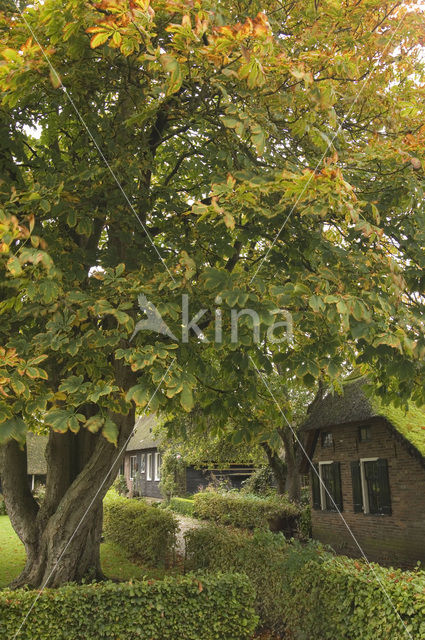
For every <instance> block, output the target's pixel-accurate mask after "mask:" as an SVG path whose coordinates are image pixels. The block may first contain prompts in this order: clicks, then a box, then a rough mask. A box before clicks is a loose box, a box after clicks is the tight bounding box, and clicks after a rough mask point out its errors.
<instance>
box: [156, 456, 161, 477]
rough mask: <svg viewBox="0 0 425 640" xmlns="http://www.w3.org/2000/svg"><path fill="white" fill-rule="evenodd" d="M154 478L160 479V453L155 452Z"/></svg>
mask: <svg viewBox="0 0 425 640" xmlns="http://www.w3.org/2000/svg"><path fill="white" fill-rule="evenodd" d="M155 480H156V481H158V480H161V454H160V453H155Z"/></svg>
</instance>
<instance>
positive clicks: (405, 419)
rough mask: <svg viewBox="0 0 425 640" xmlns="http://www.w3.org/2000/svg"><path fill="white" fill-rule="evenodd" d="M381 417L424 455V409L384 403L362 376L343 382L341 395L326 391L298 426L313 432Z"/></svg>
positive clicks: (423, 456) (424, 456)
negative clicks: (402, 407)
mask: <svg viewBox="0 0 425 640" xmlns="http://www.w3.org/2000/svg"><path fill="white" fill-rule="evenodd" d="M373 418H383V419H384V420H385V421H386V422H387V424H388V425H389V426H390V427H392V429H393V430H394V431H395V432H396V433H397V434H398V435H399V436H400V437H401V438H402V439H403V440H405V441H406V442H407V443H408V444H409V445H411V446H412V447H413V448H414V449H415V450H416V452H417V453H418V454H419V455H420V456H421V457H422V458H425V410H424V409H419V408H417V407H416V406H414V405H411V406H409V410H408V411H404V410H403V409H400V408H398V407H395V406H394V405H392V404H389V405H385V404H384V403H383V402H382V400H381V399H380V398H378V397H377V396H376V395H374V393H373V387H372V385H371V384H370V383H369V382H368V380H367V379H366V378H365V377H361V378H357V379H356V380H354V381H352V382H351V381H347V383H346V384H345V385H344V392H343V394H342V395H337V394H335V395H332V394H330V393H328V395H327V396H325V398H324V399H323V400H322V401H321V402H317V403H316V405H315V406H314V407H313V409H312V411H311V413H310V414H309V416H308V418H307V420H306V422H305V423H304V424H303V425H302V427H301V428H302V430H303V431H316V430H318V429H326V428H330V427H335V426H341V425H344V424H350V423H360V422H364V421H367V420H371V419H373Z"/></svg>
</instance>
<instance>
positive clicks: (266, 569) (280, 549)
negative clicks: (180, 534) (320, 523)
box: [185, 524, 288, 633]
mask: <svg viewBox="0 0 425 640" xmlns="http://www.w3.org/2000/svg"><path fill="white" fill-rule="evenodd" d="M185 540H186V566H187V568H189V569H204V570H210V571H216V570H218V569H223V568H224V567H226V570H229V571H237V572H241V573H245V574H246V575H247V576H248V578H249V580H250V582H251V584H252V586H253V587H254V589H255V593H256V599H255V609H256V612H257V613H258V615H259V617H260V626H261V627H262V628H264V629H268V630H270V631H274V632H278V633H283V632H284V630H285V626H284V622H283V619H282V609H283V608H284V607H285V591H284V584H283V580H282V575H283V571H284V564H285V562H286V558H285V552H286V551H287V549H288V542H287V541H286V540H285V538H284V536H283V535H282V534H277V533H272V532H271V531H264V530H259V529H258V530H256V531H255V532H254V533H253V534H252V533H249V532H248V531H241V530H240V529H230V528H227V527H220V526H218V525H215V524H206V525H204V526H202V527H200V528H199V529H192V530H191V531H188V532H187V533H186V534H185Z"/></svg>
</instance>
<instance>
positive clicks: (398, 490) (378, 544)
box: [312, 421, 425, 566]
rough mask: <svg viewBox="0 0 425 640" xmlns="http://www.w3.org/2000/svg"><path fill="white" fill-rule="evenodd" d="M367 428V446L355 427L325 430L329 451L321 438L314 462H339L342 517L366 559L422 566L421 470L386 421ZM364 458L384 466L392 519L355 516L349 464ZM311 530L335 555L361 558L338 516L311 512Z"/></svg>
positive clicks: (424, 474)
mask: <svg viewBox="0 0 425 640" xmlns="http://www.w3.org/2000/svg"><path fill="white" fill-rule="evenodd" d="M370 424H371V439H370V440H369V441H367V442H359V438H358V433H359V428H358V426H349V425H346V426H342V427H335V428H333V429H332V428H329V429H326V431H331V432H332V433H333V440H334V445H333V448H330V447H326V448H322V446H321V438H320V437H319V440H318V442H317V445H316V449H315V452H314V455H313V462H315V463H317V462H320V461H326V460H333V461H335V462H340V463H341V485H342V495H343V516H344V518H345V520H346V522H347V524H348V525H349V526H350V528H351V530H352V532H353V534H354V536H355V537H356V538H357V540H358V542H359V544H360V546H361V547H362V549H363V551H364V552H365V554H366V556H367V558H368V559H369V560H375V561H378V562H381V563H383V564H394V565H400V566H412V565H414V564H415V563H416V562H417V561H418V560H421V561H422V562H425V468H424V467H423V466H422V464H421V462H420V461H419V460H418V459H417V458H416V457H414V456H413V455H411V453H410V452H409V450H408V448H407V446H406V445H405V444H404V443H403V442H400V441H399V440H398V439H397V438H396V436H395V435H394V434H393V433H391V431H390V429H389V428H388V427H387V426H386V424H385V422H383V421H378V422H376V423H372V422H371V423H370ZM368 457H372V458H373V457H378V458H386V459H387V461H388V475H389V483H390V491H391V503H392V515H372V514H364V513H354V506H353V494H352V483H351V467H350V463H351V462H352V461H355V460H359V459H360V458H368ZM312 525H313V537H314V538H317V539H319V540H321V541H322V542H324V543H327V544H330V545H331V546H332V547H333V548H334V549H335V550H336V551H337V552H338V553H344V554H347V555H352V556H360V555H361V553H360V551H359V549H358V547H357V546H356V544H355V542H354V541H353V538H352V537H351V535H350V533H349V532H348V530H347V527H346V526H345V525H344V522H343V521H342V519H341V517H340V515H339V514H338V513H334V512H327V511H320V510H315V509H312Z"/></svg>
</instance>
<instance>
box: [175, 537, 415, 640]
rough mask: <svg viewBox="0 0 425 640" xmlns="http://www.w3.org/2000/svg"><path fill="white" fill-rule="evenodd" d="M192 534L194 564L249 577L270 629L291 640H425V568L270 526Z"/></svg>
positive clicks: (188, 548)
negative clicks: (334, 549)
mask: <svg viewBox="0 0 425 640" xmlns="http://www.w3.org/2000/svg"><path fill="white" fill-rule="evenodd" d="M185 537H186V545H187V546H186V553H187V566H188V567H190V568H191V569H194V568H202V569H207V570H217V569H219V568H221V567H226V568H227V570H231V571H237V572H240V573H245V574H246V575H247V576H248V578H249V580H250V582H251V584H252V585H253V587H254V589H255V593H256V598H255V607H256V610H257V613H258V614H259V616H260V626H261V627H262V628H263V629H269V630H270V631H273V632H274V633H278V634H281V635H282V636H283V635H284V636H285V637H288V638H291V639H292V640H310V638H314V639H315V640H335V638H338V640H387V639H388V638H391V640H405V639H406V638H407V637H411V638H412V639H413V638H415V640H425V617H424V612H425V572H423V571H401V570H399V569H398V570H394V569H387V568H384V567H381V566H379V565H377V564H372V565H370V567H369V566H368V565H367V564H365V563H364V562H361V561H358V560H353V559H350V558H346V557H345V556H334V555H332V554H331V553H329V552H326V551H324V549H323V547H322V546H321V545H320V544H318V543H315V542H310V543H308V544H306V545H302V544H301V543H299V542H291V543H288V542H285V540H284V538H283V536H281V535H276V534H273V533H270V532H267V531H255V532H254V534H253V535H251V534H249V533H248V532H241V531H240V530H239V531H235V530H231V529H226V528H224V527H218V526H214V525H207V526H205V527H202V528H201V529H195V530H193V531H190V532H188V533H186V536H185ZM378 580H379V582H378ZM379 583H380V584H381V585H382V586H380V584H379ZM384 590H385V592H386V594H388V596H389V598H388V597H387V596H386V594H385V592H384ZM390 600H391V601H392V603H393V604H394V606H393V605H392V604H391V602H390ZM396 612H399V614H400V616H401V618H402V620H403V622H401V620H400V618H399V617H398V615H397V613H396ZM403 623H404V625H405V626H403ZM406 629H407V631H408V632H409V633H406ZM285 634H286V635H285ZM409 634H410V636H409Z"/></svg>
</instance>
